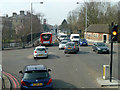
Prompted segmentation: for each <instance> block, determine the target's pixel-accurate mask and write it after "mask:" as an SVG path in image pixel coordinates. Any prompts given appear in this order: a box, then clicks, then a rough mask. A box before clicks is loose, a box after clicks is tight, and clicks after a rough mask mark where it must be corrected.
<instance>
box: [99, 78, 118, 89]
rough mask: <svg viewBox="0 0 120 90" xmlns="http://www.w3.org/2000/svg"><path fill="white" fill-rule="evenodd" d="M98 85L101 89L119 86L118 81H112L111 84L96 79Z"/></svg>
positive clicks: (108, 81)
mask: <svg viewBox="0 0 120 90" xmlns="http://www.w3.org/2000/svg"><path fill="white" fill-rule="evenodd" d="M97 82H98V84H99V85H100V86H101V87H103V88H105V87H106V88H118V87H119V86H120V81H119V80H117V79H113V80H112V82H110V80H104V79H102V78H97Z"/></svg>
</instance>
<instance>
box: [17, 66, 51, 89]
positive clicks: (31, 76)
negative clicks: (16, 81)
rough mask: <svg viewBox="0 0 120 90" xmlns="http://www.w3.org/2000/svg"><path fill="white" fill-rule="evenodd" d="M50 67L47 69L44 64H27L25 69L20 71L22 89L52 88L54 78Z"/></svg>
mask: <svg viewBox="0 0 120 90" xmlns="http://www.w3.org/2000/svg"><path fill="white" fill-rule="evenodd" d="M49 71H51V70H50V69H47V68H46V67H45V66H44V65H27V66H25V68H24V70H23V71H20V72H19V73H21V74H22V75H23V76H22V79H21V89H22V90H24V89H25V90H26V89H27V90H30V89H33V90H34V89H38V90H39V89H46V88H47V89H52V78H51V76H50V75H49V73H48V72H49Z"/></svg>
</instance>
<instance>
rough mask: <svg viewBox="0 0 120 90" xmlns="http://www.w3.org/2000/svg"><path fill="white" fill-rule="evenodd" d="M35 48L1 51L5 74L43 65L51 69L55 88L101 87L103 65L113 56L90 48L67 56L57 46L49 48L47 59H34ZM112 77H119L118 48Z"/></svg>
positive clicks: (18, 78)
mask: <svg viewBox="0 0 120 90" xmlns="http://www.w3.org/2000/svg"><path fill="white" fill-rule="evenodd" d="M33 49H34V48H27V49H18V50H6V51H3V52H2V65H3V71H4V72H7V73H9V74H11V75H12V76H14V77H15V78H16V79H17V80H18V81H19V82H20V77H21V75H20V74H19V73H18V72H19V71H20V70H22V69H23V67H24V66H25V65H29V64H44V65H46V66H47V67H48V68H50V69H52V71H51V72H50V74H51V76H52V78H53V87H54V88H100V85H99V84H98V83H97V78H100V77H102V73H103V65H108V64H109V63H110V54H96V53H95V52H93V51H92V48H91V46H88V47H80V51H79V52H78V53H77V54H64V53H63V50H59V49H58V46H49V47H48V52H49V57H48V59H36V60H34V59H33ZM113 56H114V61H113V77H114V78H118V47H117V46H115V47H114V55H113Z"/></svg>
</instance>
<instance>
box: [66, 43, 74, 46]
mask: <svg viewBox="0 0 120 90" xmlns="http://www.w3.org/2000/svg"><path fill="white" fill-rule="evenodd" d="M74 45H75V43H68V44H67V45H66V46H74Z"/></svg>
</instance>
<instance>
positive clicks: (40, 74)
mask: <svg viewBox="0 0 120 90" xmlns="http://www.w3.org/2000/svg"><path fill="white" fill-rule="evenodd" d="M48 77H49V74H48V72H47V71H46V70H39V71H38V70H35V71H26V72H25V73H24V77H23V78H24V80H36V79H44V78H48Z"/></svg>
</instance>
